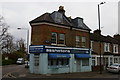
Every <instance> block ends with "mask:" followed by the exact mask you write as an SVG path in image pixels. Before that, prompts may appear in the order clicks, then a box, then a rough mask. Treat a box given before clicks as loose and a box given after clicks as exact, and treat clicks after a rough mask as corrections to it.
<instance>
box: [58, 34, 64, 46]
mask: <svg viewBox="0 0 120 80" xmlns="http://www.w3.org/2000/svg"><path fill="white" fill-rule="evenodd" d="M61 34H63V35H64V38H63V41H64V43H63V44H61V45H65V34H64V33H60V34H59V40H61V37H60V35H61Z"/></svg>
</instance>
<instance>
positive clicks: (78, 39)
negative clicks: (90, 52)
mask: <svg viewBox="0 0 120 80" xmlns="http://www.w3.org/2000/svg"><path fill="white" fill-rule="evenodd" d="M76 47H80V36H76Z"/></svg>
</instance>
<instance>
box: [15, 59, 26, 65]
mask: <svg viewBox="0 0 120 80" xmlns="http://www.w3.org/2000/svg"><path fill="white" fill-rule="evenodd" d="M16 63H17V64H24V59H23V58H18V59H17V62H16Z"/></svg>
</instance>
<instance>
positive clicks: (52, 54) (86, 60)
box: [29, 45, 91, 74]
mask: <svg viewBox="0 0 120 80" xmlns="http://www.w3.org/2000/svg"><path fill="white" fill-rule="evenodd" d="M29 49H30V51H29V52H30V68H29V69H30V73H34V74H57V73H72V72H88V71H91V52H90V50H89V49H86V48H70V47H55V46H45V45H38V46H30V48H29Z"/></svg>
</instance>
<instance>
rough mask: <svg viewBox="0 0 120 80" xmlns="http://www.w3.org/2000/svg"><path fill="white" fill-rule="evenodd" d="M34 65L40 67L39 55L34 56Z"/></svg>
mask: <svg viewBox="0 0 120 80" xmlns="http://www.w3.org/2000/svg"><path fill="white" fill-rule="evenodd" d="M34 65H35V66H39V56H38V55H35V56H34Z"/></svg>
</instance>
